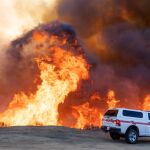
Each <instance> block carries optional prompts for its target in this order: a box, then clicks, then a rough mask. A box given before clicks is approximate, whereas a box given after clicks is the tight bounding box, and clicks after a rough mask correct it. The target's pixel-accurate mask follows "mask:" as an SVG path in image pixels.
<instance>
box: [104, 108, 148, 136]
mask: <svg viewBox="0 0 150 150" xmlns="http://www.w3.org/2000/svg"><path fill="white" fill-rule="evenodd" d="M131 128H132V129H134V130H136V132H137V135H138V137H144V136H150V112H147V111H140V110H133V109H126V108H115V109H109V110H108V111H107V112H106V113H105V115H104V117H103V120H102V129H103V130H104V131H108V132H110V133H114V134H115V133H116V134H118V135H120V136H122V135H126V133H127V131H128V130H129V129H131Z"/></svg>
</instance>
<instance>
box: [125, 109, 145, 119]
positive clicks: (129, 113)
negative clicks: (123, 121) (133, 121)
mask: <svg viewBox="0 0 150 150" xmlns="http://www.w3.org/2000/svg"><path fill="white" fill-rule="evenodd" d="M123 116H126V117H135V118H143V113H142V112H138V111H131V110H123Z"/></svg>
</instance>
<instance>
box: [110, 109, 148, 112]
mask: <svg viewBox="0 0 150 150" xmlns="http://www.w3.org/2000/svg"><path fill="white" fill-rule="evenodd" d="M116 109H117V110H130V111H139V112H150V111H145V110H138V109H129V108H111V109H109V110H116Z"/></svg>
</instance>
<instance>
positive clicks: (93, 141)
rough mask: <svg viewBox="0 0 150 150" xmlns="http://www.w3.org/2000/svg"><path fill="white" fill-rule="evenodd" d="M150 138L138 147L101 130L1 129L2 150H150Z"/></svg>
mask: <svg viewBox="0 0 150 150" xmlns="http://www.w3.org/2000/svg"><path fill="white" fill-rule="evenodd" d="M149 146H150V138H142V139H140V141H139V143H138V144H136V145H129V144H126V143H125V141H124V140H123V139H121V140H120V141H112V140H111V139H110V137H109V135H107V134H105V133H103V132H102V131H101V130H93V131H92V130H76V129H69V128H65V127H9V128H0V150H16V149H17V150H29V149H32V150H82V149H83V150H127V149H129V150H142V149H144V150H149Z"/></svg>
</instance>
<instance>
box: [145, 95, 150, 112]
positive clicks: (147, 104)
mask: <svg viewBox="0 0 150 150" xmlns="http://www.w3.org/2000/svg"><path fill="white" fill-rule="evenodd" d="M143 110H147V111H149V110H150V95H147V96H146V97H145V99H144V103H143Z"/></svg>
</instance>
